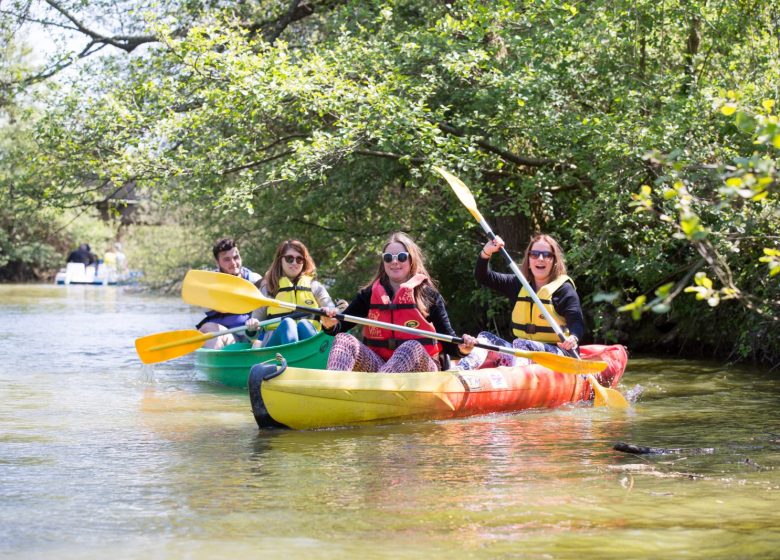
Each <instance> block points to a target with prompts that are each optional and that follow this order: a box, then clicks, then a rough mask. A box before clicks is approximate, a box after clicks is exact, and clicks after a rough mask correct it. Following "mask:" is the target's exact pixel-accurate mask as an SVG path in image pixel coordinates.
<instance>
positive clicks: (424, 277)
mask: <svg viewBox="0 0 780 560" xmlns="http://www.w3.org/2000/svg"><path fill="white" fill-rule="evenodd" d="M325 311H326V312H327V314H328V316H327V317H323V318H322V325H323V326H324V327H325V331H326V332H328V333H329V334H334V335H336V338H335V340H334V341H333V347H332V348H331V351H330V356H329V358H328V366H327V367H328V369H330V370H341V371H380V372H387V373H401V372H408V371H439V370H440V369H442V367H441V366H442V364H441V363H440V359H441V358H442V357H443V356H444V355H449V356H455V357H463V356H465V355H467V354H468V353H469V352H470V351H471V349H472V348H473V343H474V342H476V339H475V338H473V337H470V336H468V335H464V336H463V338H464V339H465V340H466V343H465V344H461V345H460V346H457V345H455V344H454V343H447V342H439V341H437V340H435V339H433V338H426V337H425V336H416V335H412V334H407V333H403V332H400V331H394V330H392V329H383V328H379V327H372V326H366V327H364V328H363V342H362V343H361V342H360V341H359V340H358V339H357V338H355V337H354V336H353V335H351V334H348V333H347V332H346V331H348V330H349V329H351V328H352V327H353V326H354V324H353V323H349V322H341V321H339V320H337V319H335V318H334V317H335V315H336V314H337V313H338V310H336V309H333V308H329V309H326V310H325ZM344 314H346V315H352V316H355V317H367V318H369V319H372V320H375V321H382V322H384V323H392V324H395V325H399V326H407V327H412V328H415V329H419V330H421V331H428V332H438V333H442V334H446V335H449V336H457V335H456V334H455V331H454V330H453V329H452V326H451V325H450V319H449V317H448V316H447V310H446V308H445V306H444V300H443V299H442V297H441V294H440V293H439V292H438V290H437V289H436V283H435V281H434V280H433V278H431V276H430V275H429V274H428V271H427V270H426V269H425V258H424V256H423V253H422V251H421V250H420V248H419V247H418V246H417V244H416V243H415V242H414V241H413V240H412V239H411V238H410V237H409V236H408V235H406V234H405V233H401V232H398V233H394V234H393V235H391V236H390V238H389V239H388V240H387V242H386V243H385V244H384V246H383V248H382V253H381V260H380V261H379V267H378V269H377V272H376V274H375V275H374V277H373V278H372V279H371V281H370V282H369V283H368V284H366V285H365V286H364V287H363V288H362V289H361V290H360V291H359V292H358V294H357V295H356V296H355V299H353V300H352V303H350V304H349V307H347V308H346V310H345V311H344Z"/></svg>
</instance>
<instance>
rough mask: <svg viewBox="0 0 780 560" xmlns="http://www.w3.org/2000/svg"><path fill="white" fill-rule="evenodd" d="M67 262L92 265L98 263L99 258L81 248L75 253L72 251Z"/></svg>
mask: <svg viewBox="0 0 780 560" xmlns="http://www.w3.org/2000/svg"><path fill="white" fill-rule="evenodd" d="M66 262H69V263H71V262H72V263H82V264H85V265H90V264H93V263H95V262H97V258H96V257H95V255H94V254H93V253H92V252H90V251H89V250H87V249H84V248H82V247H79V248H78V249H76V250H75V251H71V253H70V254H69V255H68V259H67V261H66Z"/></svg>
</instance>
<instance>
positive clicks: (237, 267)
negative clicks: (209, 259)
mask: <svg viewBox="0 0 780 560" xmlns="http://www.w3.org/2000/svg"><path fill="white" fill-rule="evenodd" d="M217 267H218V268H219V271H220V272H224V273H225V274H232V275H233V276H238V275H239V274H241V255H240V254H239V252H238V247H233V248H232V249H230V250H228V251H222V252H220V253H219V254H218V255H217Z"/></svg>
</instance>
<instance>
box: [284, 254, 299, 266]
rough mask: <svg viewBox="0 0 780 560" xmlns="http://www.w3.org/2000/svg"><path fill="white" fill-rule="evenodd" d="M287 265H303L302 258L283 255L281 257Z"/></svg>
mask: <svg viewBox="0 0 780 560" xmlns="http://www.w3.org/2000/svg"><path fill="white" fill-rule="evenodd" d="M282 258H283V259H284V260H285V262H287V264H292V263H294V262H295V263H298V264H303V257H294V256H293V255H285V256H284V257H282Z"/></svg>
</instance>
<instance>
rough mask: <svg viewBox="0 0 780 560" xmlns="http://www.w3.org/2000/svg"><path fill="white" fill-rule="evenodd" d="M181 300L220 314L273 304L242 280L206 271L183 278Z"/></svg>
mask: <svg viewBox="0 0 780 560" xmlns="http://www.w3.org/2000/svg"><path fill="white" fill-rule="evenodd" d="M181 297H182V299H183V300H184V301H186V302H187V303H189V304H192V305H198V306H200V307H207V308H208V309H214V310H216V311H220V312H222V313H249V312H250V311H254V310H255V309H257V308H258V307H263V306H265V305H269V304H272V303H276V300H274V299H271V298H266V297H264V296H263V295H262V294H261V293H260V291H259V290H258V289H257V286H255V285H254V284H252V283H251V282H249V281H247V280H244V279H243V278H240V277H238V276H233V275H231V274H223V273H222V272H210V271H208V270H190V271H189V272H188V273H187V275H186V276H185V277H184V283H183V284H182V287H181Z"/></svg>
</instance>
